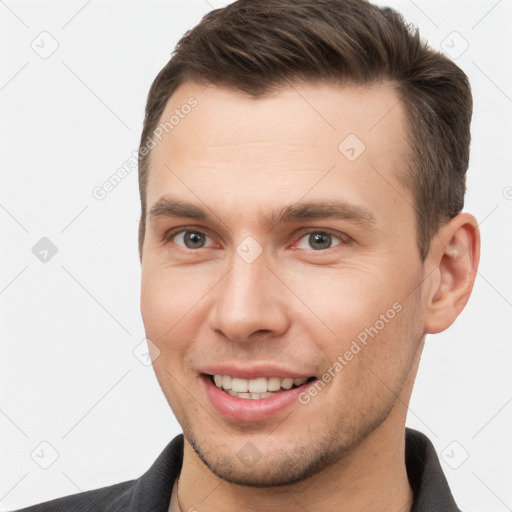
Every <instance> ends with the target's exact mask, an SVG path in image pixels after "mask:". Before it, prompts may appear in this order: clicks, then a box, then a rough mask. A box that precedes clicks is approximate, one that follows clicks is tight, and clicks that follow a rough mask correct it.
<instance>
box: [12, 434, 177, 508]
mask: <svg viewBox="0 0 512 512" xmlns="http://www.w3.org/2000/svg"><path fill="white" fill-rule="evenodd" d="M182 463H183V434H179V435H178V436H176V437H175V438H174V439H173V440H172V441H170V442H169V443H168V444H167V446H166V447H165V448H164V449H163V451H162V452H161V453H160V455H159V456H158V458H157V459H156V460H155V462H154V463H153V464H152V466H151V467H150V468H149V469H148V470H147V471H146V472H145V473H144V474H143V475H142V476H141V477H140V478H137V479H134V480H128V481H126V482H121V483H117V484H114V485H109V486H107V487H102V488H100V489H93V490H91V491H85V492H80V493H77V494H71V495H69V496H64V497H62V498H56V499H54V500H51V501H45V502H44V503H39V504H37V505H32V506H30V507H27V508H23V509H20V510H17V511H13V512H127V511H130V512H143V511H148V510H150V511H151V512H167V510H168V508H169V502H170V498H171V491H172V486H173V484H174V480H175V479H176V478H177V476H178V475H179V473H180V471H181V465H182Z"/></svg>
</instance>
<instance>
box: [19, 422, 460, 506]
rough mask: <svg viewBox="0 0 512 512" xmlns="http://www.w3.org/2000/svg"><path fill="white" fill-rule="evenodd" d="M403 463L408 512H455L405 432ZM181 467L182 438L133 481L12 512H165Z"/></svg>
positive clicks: (419, 438) (429, 454)
mask: <svg viewBox="0 0 512 512" xmlns="http://www.w3.org/2000/svg"><path fill="white" fill-rule="evenodd" d="M405 461H406V467H407V474H408V477H409V482H410V484H411V487H412V490H413V492H414V504H413V507H412V510H411V512H460V510H459V509H458V508H457V505H456V504H455V501H454V499H453V497H452V494H451V492H450V488H449V487H448V483H447V481H446V478H445V476H444V474H443V470H442V469H441V466H440V464H439V459H438V457H437V454H436V452H435V449H434V446H433V445H432V443H431V442H430V440H429V439H428V438H427V437H426V436H425V435H424V434H422V433H421V432H418V431H416V430H413V429H410V428H407V429H406V445H405ZM182 462H183V434H180V435H178V436H176V437H175V438H174V439H173V440H172V441H171V442H170V443H169V444H168V445H167V446H166V447H165V449H164V450H163V452H162V453H161V454H160V455H159V456H158V458H157V460H156V461H155V462H154V463H153V465H152V466H151V467H150V468H149V469H148V470H147V471H146V473H144V474H143V475H142V476H141V477H140V478H137V479H136V480H129V481H127V482H122V483H119V484H115V485H110V486H108V487H102V488H101V489H95V490H92V491H87V492H82V493H78V494H73V495H71V496H65V497H64V498H57V499H55V500H51V501H46V502H44V503H40V504H39V505H33V506H31V507H28V508H24V509H22V510H19V511H17V512H121V511H122V512H167V511H168V509H169V503H170V501H171V490H172V487H173V484H174V480H175V479H176V477H177V476H178V475H179V473H180V470H181V464H182Z"/></svg>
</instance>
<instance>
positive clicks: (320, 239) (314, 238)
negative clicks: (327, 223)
mask: <svg viewBox="0 0 512 512" xmlns="http://www.w3.org/2000/svg"><path fill="white" fill-rule="evenodd" d="M309 242H310V244H311V245H312V246H313V247H315V244H319V245H320V247H318V246H317V247H316V248H317V249H326V248H328V247H329V245H330V243H331V235H329V234H328V233H314V234H311V235H310V236H309Z"/></svg>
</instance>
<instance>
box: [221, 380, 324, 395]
mask: <svg viewBox="0 0 512 512" xmlns="http://www.w3.org/2000/svg"><path fill="white" fill-rule="evenodd" d="M211 379H212V381H213V383H214V384H215V385H216V386H217V387H218V388H220V389H222V390H223V391H225V392H226V393H227V394H229V395H231V396H234V397H237V398H245V399H250V400H261V399H263V398H268V397H271V396H274V395H275V394H277V393H282V392H283V391H287V390H289V389H293V388H296V387H299V386H302V385H303V384H305V383H306V382H307V381H308V380H312V379H314V377H310V378H309V379H308V378H307V377H302V378H300V379H292V378H291V377H285V378H281V377H269V378H266V377H259V378H256V379H242V378H239V377H232V376H230V375H212V376H211Z"/></svg>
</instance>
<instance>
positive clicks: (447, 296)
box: [424, 213, 480, 334]
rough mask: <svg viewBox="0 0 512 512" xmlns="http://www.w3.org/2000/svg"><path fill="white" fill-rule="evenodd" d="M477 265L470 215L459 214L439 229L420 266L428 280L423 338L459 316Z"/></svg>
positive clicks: (475, 225)
mask: <svg viewBox="0 0 512 512" xmlns="http://www.w3.org/2000/svg"><path fill="white" fill-rule="evenodd" d="M479 261H480V232H479V230H478V222H477V221H476V219H475V218H474V217H473V215H470V214H469V213H461V214H459V215H457V216H455V217H454V218H453V219H451V220H450V221H449V222H448V223H446V224H443V225H442V226H441V227H440V228H439V231H438V233H437V235H436V236H435V237H434V238H433V239H432V243H431V247H430V251H429V254H428V256H427V261H426V263H425V266H424V268H425V270H426V272H428V275H429V280H430V286H429V287H427V290H428V293H427V296H426V300H427V304H426V310H425V316H424V332H425V333H426V334H434V333H436V332H441V331H444V330H445V329H448V327H450V325H452V324H453V322H454V321H455V319H456V318H457V317H458V316H459V314H460V313H461V311H462V310H463V309H464V307H465V306H466V304H467V302H468V300H469V296H470V295H471V291H472V289H473V284H474V283H475V278H476V274H477V269H478V263H479Z"/></svg>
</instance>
